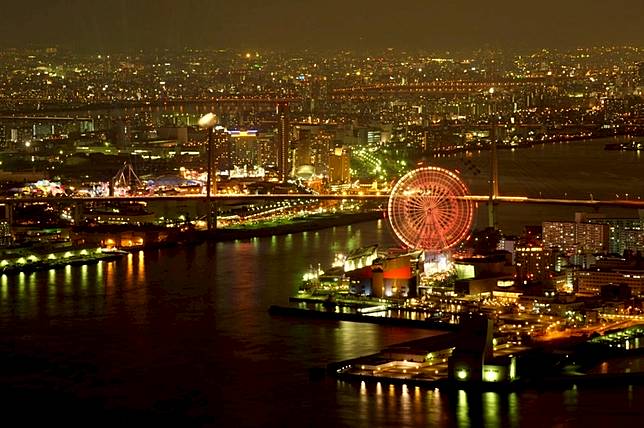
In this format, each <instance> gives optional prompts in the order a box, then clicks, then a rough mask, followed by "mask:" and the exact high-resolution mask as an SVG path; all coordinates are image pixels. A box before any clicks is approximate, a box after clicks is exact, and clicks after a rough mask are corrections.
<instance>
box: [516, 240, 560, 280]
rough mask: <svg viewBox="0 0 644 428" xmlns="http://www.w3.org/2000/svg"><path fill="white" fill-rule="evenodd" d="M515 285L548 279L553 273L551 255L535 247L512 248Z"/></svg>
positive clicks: (547, 251)
mask: <svg viewBox="0 0 644 428" xmlns="http://www.w3.org/2000/svg"><path fill="white" fill-rule="evenodd" d="M514 259H515V261H516V263H515V267H516V278H517V283H519V284H527V283H528V282H531V281H543V280H546V279H549V278H550V277H551V276H552V272H553V271H554V263H553V260H552V254H551V252H550V251H549V250H545V249H544V248H542V247H540V246H536V245H521V246H516V247H515V248H514Z"/></svg>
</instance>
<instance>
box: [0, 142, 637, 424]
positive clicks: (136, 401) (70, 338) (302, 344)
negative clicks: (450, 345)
mask: <svg viewBox="0 0 644 428" xmlns="http://www.w3.org/2000/svg"><path fill="white" fill-rule="evenodd" d="M558 147H559V149H558ZM571 147H573V146H563V145H562V146H555V147H551V149H553V150H559V152H555V154H554V155H549V156H550V158H551V161H550V164H549V165H550V169H549V170H544V174H543V175H544V176H550V175H555V174H556V173H557V171H559V169H560V168H559V167H557V165H558V164H559V163H560V162H562V161H561V159H565V157H564V153H565V152H566V151H568V150H577V151H578V152H579V153H577V152H575V153H577V154H574V153H573V154H568V155H566V156H568V157H569V158H570V157H572V158H575V159H576V157H577V156H582V155H581V153H586V152H587V150H588V147H589V146H575V147H577V148H572V149H571ZM602 148H603V146H602ZM530 150H532V149H530ZM538 150H540V149H535V153H536V154H535V155H537V154H539V153H540V152H538ZM598 151H599V150H596V151H595V152H593V153H594V154H592V153H591V154H589V155H588V156H591V155H592V156H595V157H596V158H597V159H599V160H597V161H596V162H597V163H596V167H595V170H596V171H598V172H597V173H598V174H599V173H600V172H601V171H604V170H605V169H606V168H604V166H603V164H604V162H603V161H601V159H603V157H602V156H603V153H604V151H603V150H601V154H600V153H598ZM526 153H527V152H526ZM557 153H559V155H560V156H559V155H557ZM510 155H511V154H510V152H508V154H507V156H510ZM481 156H482V157H484V156H485V154H482V155H481ZM592 156H591V157H592ZM611 156H612V155H611ZM618 156H622V157H623V158H625V159H627V160H629V162H630V161H632V160H633V156H636V155H635V154H634V153H630V154H624V153H622V154H619V155H618ZM525 159H528V158H527V157H526V158H525ZM446 161H450V160H449V159H447V160H446ZM451 161H454V160H453V159H452V160H451ZM451 161H450V162H451ZM572 162H574V160H573V161H572ZM611 165H612V164H611ZM639 165H640V166H641V162H640V164H639ZM602 168H603V169H602ZM610 168H612V169H610ZM610 168H609V169H608V170H607V171H605V172H601V174H613V173H614V171H619V169H620V168H619V166H614V165H613V166H611V167H610ZM625 171H630V172H628V173H625V176H628V174H630V176H631V178H633V179H632V180H631V179H629V180H626V181H627V182H629V183H631V185H632V186H635V187H633V188H634V189H636V188H637V185H639V184H638V183H637V179H638V177H640V176H638V174H640V173H641V174H644V173H642V172H641V171H642V170H641V169H635V168H632V169H630V170H626V169H625ZM517 176H518V174H517ZM510 178H512V175H511V174H509V175H508V179H510ZM512 179H513V180H514V178H512ZM472 180H476V178H473V179H472ZM535 180H536V181H537V182H538V180H537V179H535ZM515 181H516V182H517V183H518V182H519V180H518V178H517V179H516V180H515ZM619 182H621V179H620V180H617V183H619ZM602 183H603V184H601V185H598V186H600V187H602V186H606V188H608V186H609V185H608V184H606V183H604V182H602ZM615 183H616V182H613V183H612V184H610V186H615V185H616V184H615ZM640 184H641V183H640ZM476 185H477V184H476V183H475V182H473V183H472V186H473V187H474V186H476ZM589 186H591V187H592V183H590V184H589ZM524 190H525V189H524ZM518 191H521V189H518ZM583 191H586V189H583ZM631 191H632V190H631ZM500 210H501V222H502V224H510V223H511V224H513V226H511V227H512V228H514V227H520V225H522V224H525V223H539V222H540V221H541V220H543V219H544V218H542V217H544V216H546V217H548V218H550V217H552V216H562V217H565V218H568V215H573V214H574V209H572V210H570V209H565V210H560V209H559V208H552V207H549V208H538V207H534V206H532V207H516V208H504V207H501V208H500ZM481 211H484V210H481ZM564 211H565V212H564ZM626 214H627V215H636V214H637V213H626ZM507 227H508V228H510V226H507ZM376 242H379V243H381V244H382V245H384V246H388V245H393V244H394V241H393V239H392V238H391V235H390V234H389V232H388V230H387V226H386V224H385V223H384V222H383V221H379V222H369V223H362V224H357V225H353V226H349V227H338V228H334V229H327V230H322V231H318V232H308V233H303V234H294V235H288V236H280V237H272V238H263V239H253V240H250V241H238V242H228V243H208V244H202V245H199V246H195V247H185V248H170V249H163V250H155V251H146V252H140V253H136V254H132V255H130V256H128V257H126V258H124V259H122V260H119V261H116V262H110V263H101V264H99V265H95V266H84V267H76V268H71V267H69V268H66V269H64V270H56V271H53V270H52V271H48V272H38V273H31V274H21V275H17V276H1V277H0V391H1V392H2V393H3V394H2V395H3V397H4V398H3V400H2V401H0V409H1V410H2V413H3V416H4V417H5V418H6V420H7V421H9V420H10V419H9V418H10V417H12V418H17V420H18V421H19V424H20V425H27V426H32V425H35V424H36V423H39V424H40V423H43V422H44V423H48V424H54V423H56V425H58V424H60V423H62V424H65V425H67V426H68V425H84V426H88V425H89V426H96V425H98V426H102V425H110V426H114V425H120V426H130V425H135V424H136V425H146V426H147V425H152V424H157V425H158V424H161V425H164V426H165V425H173V426H202V425H209V426H218V427H246V426H249V427H264V426H271V427H272V426H276V427H280V426H297V427H301V426H325V427H328V426H352V427H374V426H391V427H398V426H410V427H413V426H436V425H438V426H469V425H471V426H508V427H514V426H598V425H604V426H624V425H626V424H628V423H631V424H633V425H635V424H637V423H638V422H641V419H642V408H643V406H644V388H643V387H642V386H632V387H631V386H627V385H625V386H623V387H614V388H608V389H593V388H581V387H580V388H579V389H569V390H558V391H525V392H520V393H512V394H497V393H491V392H490V393H484V394H480V393H479V394H475V393H466V392H462V391H461V392H455V393H447V392H442V391H437V390H425V389H422V388H411V387H409V388H407V387H389V386H382V385H381V386H378V385H361V384H351V383H343V382H335V381H333V380H330V379H328V380H325V381H322V382H312V381H310V380H309V378H308V369H309V368H310V367H319V366H323V365H325V364H326V363H328V362H331V361H337V360H341V359H346V358H351V357H356V356H359V355H365V354H369V353H373V352H376V351H378V350H379V349H381V348H382V347H384V346H386V345H388V344H393V343H397V342H401V341H405V340H411V339H414V338H417V337H421V336H425V335H429V334H436V332H431V331H420V330H410V329H400V328H392V327H383V326H375V325H369V324H357V323H355V324H354V323H345V322H323V321H310V320H301V319H292V318H282V317H271V316H269V315H268V313H267V309H268V307H269V306H270V305H271V304H284V303H286V302H287V299H288V296H289V295H291V294H293V293H294V292H295V291H296V290H297V287H298V285H299V281H300V278H301V275H302V274H303V273H304V271H305V270H306V269H307V268H308V267H309V266H310V265H316V264H317V263H320V264H321V265H322V266H326V265H328V264H329V263H330V262H331V260H332V257H333V254H334V253H335V252H345V251H348V250H350V249H352V248H356V247H359V246H361V245H367V244H372V243H376ZM3 425H5V424H4V422H3ZM6 426H14V425H11V424H7V425H6Z"/></svg>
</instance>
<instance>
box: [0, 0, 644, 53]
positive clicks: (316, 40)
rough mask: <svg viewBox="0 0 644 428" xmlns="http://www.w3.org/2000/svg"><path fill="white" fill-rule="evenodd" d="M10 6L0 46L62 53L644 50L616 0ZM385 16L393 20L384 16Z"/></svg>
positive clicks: (628, 10) (635, 5)
mask: <svg viewBox="0 0 644 428" xmlns="http://www.w3.org/2000/svg"><path fill="white" fill-rule="evenodd" d="M34 3H35V4H34V7H32V8H29V9H26V8H24V7H23V6H21V5H19V4H7V5H4V6H3V9H4V13H3V14H2V16H1V17H0V40H2V42H0V45H2V46H4V47H21V48H22V47H33V46H38V47H42V46H60V47H64V48H69V49H72V50H77V51H101V50H103V51H131V50H137V49H151V48H161V49H164V48H169V49H176V48H185V47H195V48H221V49H223V48H248V49H273V50H303V49H383V48H397V49H403V50H404V49H409V50H415V49H443V50H445V49H457V50H458V49H475V48H479V47H491V48H504V49H518V50H521V49H534V48H536V47H545V48H571V47H577V46H603V45H606V44H609V45H611V44H612V45H622V44H630V45H642V44H644V32H642V31H641V28H640V26H639V25H638V23H637V20H636V19H634V17H636V16H642V15H643V14H644V4H643V3H642V2H639V1H636V0H617V1H614V2H611V4H610V7H607V6H606V4H605V3H604V2H600V1H581V0H572V1H568V2H565V4H561V3H560V2H557V1H554V0H546V1H544V2H539V4H538V5H534V6H528V5H521V7H517V6H516V5H515V4H514V2H510V1H508V0H494V1H492V2H485V3H484V4H480V3H476V2H469V1H462V0H459V1H455V2H449V3H439V2H427V1H410V2H405V4H403V5H396V7H392V5H391V4H390V3H388V2H384V1H383V0H375V1H370V2H367V1H364V0H359V1H354V2H350V3H348V2H340V1H338V0H330V1H327V2H325V3H324V5H321V4H315V3H314V4H312V3H311V2H309V3H307V4H298V5H294V4H292V2H288V1H283V0H280V1H274V2H270V3H267V2H261V1H248V2H219V1H197V0H189V1H186V2H182V3H181V5H179V4H178V3H176V2H169V1H165V0H163V1H155V2H150V1H140V2H136V3H130V2H126V1H121V0H119V1H116V2H109V4H108V3H105V4H103V3H101V2H92V1H77V0H74V1H46V2H45V1H36V2H34ZM383 12H386V13H383Z"/></svg>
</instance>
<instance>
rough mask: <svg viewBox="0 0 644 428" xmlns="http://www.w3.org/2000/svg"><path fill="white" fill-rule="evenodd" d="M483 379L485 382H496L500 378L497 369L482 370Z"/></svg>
mask: <svg viewBox="0 0 644 428" xmlns="http://www.w3.org/2000/svg"><path fill="white" fill-rule="evenodd" d="M483 380H484V381H486V382H498V381H499V380H500V376H499V372H498V371H497V370H492V369H485V370H484V371H483Z"/></svg>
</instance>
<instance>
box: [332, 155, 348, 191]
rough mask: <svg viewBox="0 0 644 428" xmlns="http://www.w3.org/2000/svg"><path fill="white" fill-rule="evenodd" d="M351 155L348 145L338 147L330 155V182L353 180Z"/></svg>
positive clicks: (339, 182)
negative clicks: (350, 167) (350, 166)
mask: <svg viewBox="0 0 644 428" xmlns="http://www.w3.org/2000/svg"><path fill="white" fill-rule="evenodd" d="M350 161H351V157H350V154H349V149H348V148H347V147H337V148H336V149H335V150H333V152H332V153H331V154H330V155H329V182H330V183H331V184H346V183H349V182H350V181H351V171H350V169H349V164H350Z"/></svg>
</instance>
